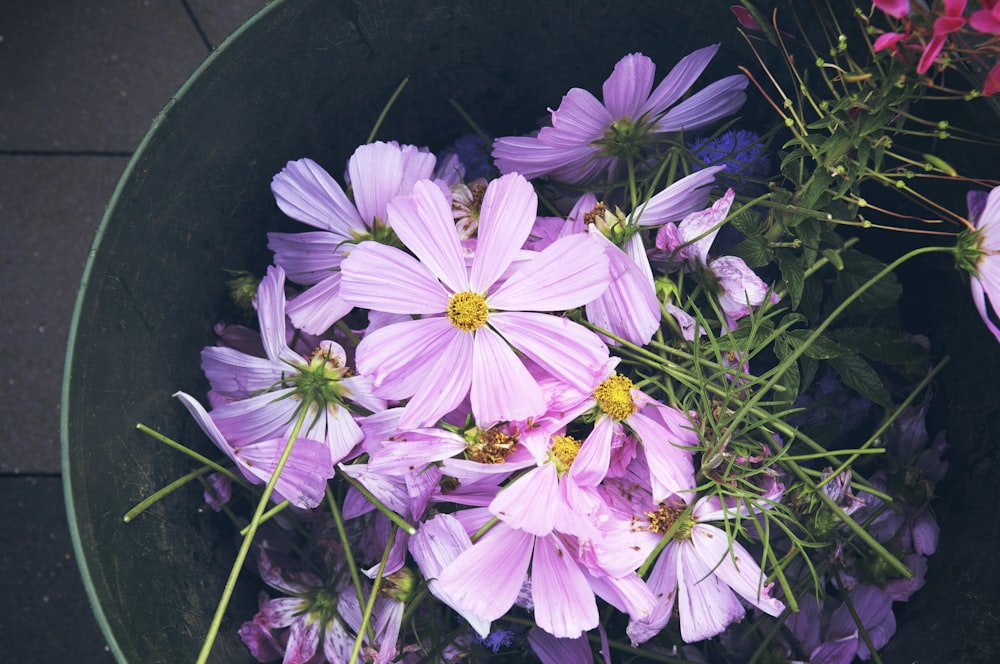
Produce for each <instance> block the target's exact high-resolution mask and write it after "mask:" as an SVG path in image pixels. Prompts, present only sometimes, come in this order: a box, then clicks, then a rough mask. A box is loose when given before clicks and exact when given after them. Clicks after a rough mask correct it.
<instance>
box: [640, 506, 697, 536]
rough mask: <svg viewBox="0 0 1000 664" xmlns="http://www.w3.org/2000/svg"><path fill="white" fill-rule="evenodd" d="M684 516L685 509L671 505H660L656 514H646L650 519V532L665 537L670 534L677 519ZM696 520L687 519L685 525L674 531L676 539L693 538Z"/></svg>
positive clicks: (682, 524)
mask: <svg viewBox="0 0 1000 664" xmlns="http://www.w3.org/2000/svg"><path fill="white" fill-rule="evenodd" d="M682 514H684V508H682V507H671V506H669V505H660V507H659V509H658V510H656V511H655V512H646V513H645V516H646V518H647V519H649V530H650V531H651V532H654V533H659V534H660V535H665V534H667V533H668V532H670V529H671V528H672V527H673V525H674V524H675V523H676V522H677V519H679V518H680V517H681V515H682ZM694 523H695V522H694V520H693V519H691V517H687V519H686V520H685V522H684V523H681V524H680V526H678V527H677V530H675V531H674V539H675V540H678V541H681V540H686V539H688V538H689V537H691V527H692V526H694Z"/></svg>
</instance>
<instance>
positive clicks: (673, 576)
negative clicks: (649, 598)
mask: <svg viewBox="0 0 1000 664" xmlns="http://www.w3.org/2000/svg"><path fill="white" fill-rule="evenodd" d="M679 548H680V545H679V544H678V543H677V542H670V543H669V544H667V546H666V548H664V549H663V551H662V552H661V553H660V557H659V558H657V559H656V563H654V564H653V569H652V570H651V571H650V572H649V578H648V579H647V580H646V586H647V587H648V588H649V590H650V592H651V593H653V596H654V597H656V598H657V600H658V604H657V605H656V607H654V609H653V612H652V613H651V614H650V615H649V616H647V617H646V618H635V617H633V618H631V619H630V620H629V622H628V627H627V628H626V630H625V631H626V633H627V634H628V636H629V638H630V639H631V640H632V644H633V645H637V644H639V643H645V642H646V641H648V640H649V639H651V638H653V637H654V636H656V635H657V634H659V633H660V631H661V630H662V629H663V628H664V627H665V626H666V625H667V623H668V622H669V621H670V618H671V616H672V614H673V609H674V601H675V600H676V599H677V575H678V569H679V566H680V561H679V560H678V555H679V554H678V550H679Z"/></svg>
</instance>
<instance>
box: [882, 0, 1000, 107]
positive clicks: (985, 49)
mask: <svg viewBox="0 0 1000 664" xmlns="http://www.w3.org/2000/svg"><path fill="white" fill-rule="evenodd" d="M872 4H873V5H874V6H875V7H876V8H878V9H880V10H882V11H883V12H885V14H886V15H888V16H891V17H893V18H894V19H897V20H898V22H899V25H898V27H897V28H896V29H895V30H892V31H886V32H883V33H882V34H881V35H879V37H878V39H876V40H875V50H876V51H883V50H888V51H890V52H892V53H893V54H894V55H897V56H899V57H901V58H904V59H906V58H908V57H909V54H911V53H913V54H916V53H919V55H920V57H919V59H918V60H917V64H916V72H917V73H918V74H924V73H926V72H927V71H928V70H930V68H931V67H933V66H935V65H937V66H939V67H941V68H946V67H948V66H953V65H955V64H956V63H959V62H962V61H965V60H971V59H977V60H979V61H986V62H987V63H991V64H992V67H991V68H990V69H989V71H988V72H987V73H986V74H985V81H984V83H983V85H982V88H981V92H982V94H983V95H984V96H990V95H993V94H996V93H997V92H1000V61H997V56H998V54H1000V50H998V42H997V38H998V37H1000V3H998V2H997V1H996V0H982V3H981V5H980V7H979V8H978V9H974V10H972V11H970V9H972V8H971V7H970V5H969V2H968V0H936V1H935V2H931V3H928V4H925V3H923V2H916V1H914V2H911V0H872ZM973 4H978V3H973ZM983 69H984V70H985V67H984V68H983Z"/></svg>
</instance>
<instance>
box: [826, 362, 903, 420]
mask: <svg viewBox="0 0 1000 664" xmlns="http://www.w3.org/2000/svg"><path fill="white" fill-rule="evenodd" d="M829 362H830V366H831V367H833V369H834V371H836V372H837V375H838V376H840V379H841V380H842V381H844V384H845V385H847V386H848V387H850V388H851V389H853V390H854V391H855V392H857V393H858V394H860V395H861V396H863V397H866V398H868V399H871V400H872V401H874V402H875V403H877V404H878V405H880V406H882V407H884V408H886V409H890V408H892V398H891V397H890V396H889V390H887V389H886V387H885V385H884V384H883V383H882V379H881V378H879V376H878V373H876V372H875V370H874V369H873V368H872V366H871V365H870V364H868V362H867V361H865V360H864V358H862V357H861V356H860V355H858V354H857V353H853V352H850V351H848V352H845V353H844V354H843V355H841V356H840V357H835V358H832V359H830V360H829Z"/></svg>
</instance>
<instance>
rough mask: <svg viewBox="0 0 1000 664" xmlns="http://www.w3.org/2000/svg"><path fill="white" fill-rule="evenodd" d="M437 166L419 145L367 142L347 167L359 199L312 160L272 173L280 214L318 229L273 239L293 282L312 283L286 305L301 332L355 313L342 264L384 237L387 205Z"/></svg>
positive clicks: (278, 258)
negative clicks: (343, 289) (346, 297)
mask: <svg viewBox="0 0 1000 664" xmlns="http://www.w3.org/2000/svg"><path fill="white" fill-rule="evenodd" d="M435 161H436V160H435V157H434V155H433V154H431V153H429V152H424V151H421V150H419V149H418V148H417V147H416V146H413V145H403V146H400V145H399V144H398V143H395V142H393V143H383V142H381V141H379V142H376V143H371V144H368V145H362V146H360V147H359V148H358V149H357V150H355V152H354V154H353V155H352V156H351V159H350V161H349V162H348V166H347V172H348V177H349V179H350V182H351V192H352V194H353V199H354V200H353V202H352V200H351V199H350V198H349V197H348V196H347V194H346V193H345V192H344V190H343V189H342V188H341V186H340V185H339V184H338V183H337V181H336V180H334V179H333V178H332V177H331V176H330V174H329V173H327V172H326V170H324V169H323V168H322V167H321V166H320V165H319V164H317V163H316V162H314V161H312V160H311V159H299V160H298V161H290V162H288V165H286V166H285V168H283V169H282V170H281V172H279V173H278V174H277V175H275V176H274V179H273V180H272V181H271V191H272V192H273V193H274V198H275V201H276V202H277V204H278V207H279V208H281V211H282V212H284V213H285V214H286V215H288V216H289V217H291V218H292V219H295V220H296V221H301V222H302V223H305V224H309V225H310V226H313V227H314V228H317V229H319V230H318V231H312V232H308V233H269V234H268V247H269V248H270V249H271V250H272V251H273V252H274V262H275V263H276V264H277V265H279V266H281V267H283V268H284V269H285V271H286V272H287V274H288V278H289V279H291V280H292V281H294V282H296V283H299V284H302V285H305V286H309V288H307V289H306V290H305V291H304V292H303V293H302V294H301V295H299V296H298V297H297V298H295V299H294V300H292V301H291V302H290V303H289V306H288V315H289V317H290V318H291V319H292V322H293V323H295V326H296V327H298V328H300V329H302V330H305V331H306V332H310V333H312V334H322V333H323V332H325V331H326V330H327V329H328V328H329V327H330V326H331V325H333V324H334V323H335V322H337V321H338V320H340V319H341V318H342V317H344V316H345V315H346V314H347V313H348V312H349V311H350V310H351V306H350V305H349V304H347V303H346V302H344V301H343V299H342V298H341V297H340V263H341V262H342V261H343V259H344V256H346V255H347V254H348V253H350V250H351V249H352V248H353V247H354V246H355V245H356V244H357V243H358V242H359V241H361V240H363V239H365V238H373V237H374V238H378V239H382V238H383V237H384V236H385V235H386V233H387V231H386V206H387V205H388V204H389V201H390V200H392V199H393V198H395V197H396V196H398V195H401V194H408V193H410V190H411V189H412V187H413V183H414V182H416V181H417V180H421V179H425V178H430V177H431V176H432V174H433V172H434V164H435Z"/></svg>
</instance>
